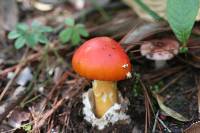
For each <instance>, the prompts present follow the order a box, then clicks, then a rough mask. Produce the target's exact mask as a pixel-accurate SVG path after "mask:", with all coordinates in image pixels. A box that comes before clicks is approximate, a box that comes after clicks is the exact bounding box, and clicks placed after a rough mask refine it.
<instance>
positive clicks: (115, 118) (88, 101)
mask: <svg viewBox="0 0 200 133" xmlns="http://www.w3.org/2000/svg"><path fill="white" fill-rule="evenodd" d="M128 104H129V101H128V100H127V99H123V98H122V96H121V94H120V93H119V103H115V104H114V105H113V106H112V107H110V108H109V109H108V110H107V112H106V113H105V114H104V115H103V116H102V117H101V118H97V117H96V116H95V114H94V112H93V110H94V96H93V92H92V89H90V90H88V91H87V92H85V93H84V94H83V105H84V107H83V114H84V116H85V117H84V119H85V120H86V121H88V122H89V123H91V124H92V126H96V127H97V128H98V129H99V130H102V129H104V128H105V127H106V126H108V125H109V124H114V123H116V122H121V123H130V121H131V119H130V117H129V116H128V115H127V114H126V113H125V112H126V111H127V109H128V108H127V106H128Z"/></svg>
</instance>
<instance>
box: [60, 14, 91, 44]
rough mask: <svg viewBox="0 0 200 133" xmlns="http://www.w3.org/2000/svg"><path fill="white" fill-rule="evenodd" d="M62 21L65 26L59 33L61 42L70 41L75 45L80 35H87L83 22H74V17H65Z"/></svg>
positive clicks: (78, 41) (79, 39)
mask: <svg viewBox="0 0 200 133" xmlns="http://www.w3.org/2000/svg"><path fill="white" fill-rule="evenodd" d="M64 23H65V25H66V26H67V28H65V29H64V30H62V31H61V32H60V33H59V40H60V41H61V42H62V43H66V42H69V41H71V43H72V44H73V45H77V44H79V43H80V41H81V36H82V37H88V36H89V34H88V32H87V31H86V29H85V26H84V25H83V24H75V21H74V19H71V18H67V19H65V21H64Z"/></svg>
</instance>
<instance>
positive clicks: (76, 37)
mask: <svg viewBox="0 0 200 133" xmlns="http://www.w3.org/2000/svg"><path fill="white" fill-rule="evenodd" d="M80 41H81V38H80V36H79V34H78V32H77V31H76V30H74V31H73V33H72V44H73V45H77V44H78V43H79V42H80Z"/></svg>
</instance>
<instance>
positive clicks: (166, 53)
mask: <svg viewBox="0 0 200 133" xmlns="http://www.w3.org/2000/svg"><path fill="white" fill-rule="evenodd" d="M178 51H179V43H178V42H177V41H176V40H173V39H161V40H155V41H152V42H145V43H144V44H142V45H141V47H140V52H141V54H142V55H143V56H145V57H146V58H147V59H150V60H155V67H156V69H159V68H163V67H164V66H165V65H166V61H167V60H170V59H172V58H173V57H174V56H175V55H177V54H178Z"/></svg>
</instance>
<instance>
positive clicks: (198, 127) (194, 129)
mask: <svg viewBox="0 0 200 133" xmlns="http://www.w3.org/2000/svg"><path fill="white" fill-rule="evenodd" d="M183 133H200V121H198V122H196V123H193V124H192V125H191V126H190V127H189V128H186V129H185V130H184V131H183Z"/></svg>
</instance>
